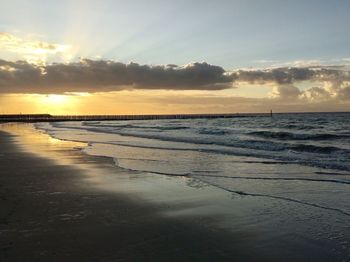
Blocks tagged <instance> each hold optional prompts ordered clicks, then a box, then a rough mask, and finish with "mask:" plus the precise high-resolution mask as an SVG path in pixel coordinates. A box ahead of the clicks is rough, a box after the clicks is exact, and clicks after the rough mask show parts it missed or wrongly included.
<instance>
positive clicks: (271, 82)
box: [0, 0, 350, 114]
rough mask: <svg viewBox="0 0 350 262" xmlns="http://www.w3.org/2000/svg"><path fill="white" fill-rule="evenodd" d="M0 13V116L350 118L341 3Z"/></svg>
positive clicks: (85, 4) (41, 5)
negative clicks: (306, 114)
mask: <svg viewBox="0 0 350 262" xmlns="http://www.w3.org/2000/svg"><path fill="white" fill-rule="evenodd" d="M0 5H1V10H2V15H1V16H0V114H1V113H19V112H22V113H52V114H108V113H110V114H117V113H118V114H119V113H120V114H147V113H152V114H153V113H236V112H266V111H269V110H270V109H273V110H274V111H276V112H287V111H288V112H290V111H292V112H293V111H350V73H349V72H350V71H349V68H350V51H349V48H348V47H349V46H350V27H349V26H348V25H349V24H350V16H349V11H350V2H349V1H347V0H337V1H325V0H309V1H305V0H285V1H280V0H264V1H263V0H231V1H225V0H222V1H205V0H202V1H199V0H198V1H197V0H192V1H189V0H187V1H182V0H178V1H168V0H163V1H158V0H153V1H140V0H138V1H135V0H129V1H119V0H113V1H112V0H111V1H110V0H100V1H97V0H84V1H82V0H60V1H43V0H31V1H28V0H27V1H24V0H22V1H20V0H11V1H8V0H2V1H1V4H0Z"/></svg>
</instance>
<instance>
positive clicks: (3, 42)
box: [0, 32, 72, 64]
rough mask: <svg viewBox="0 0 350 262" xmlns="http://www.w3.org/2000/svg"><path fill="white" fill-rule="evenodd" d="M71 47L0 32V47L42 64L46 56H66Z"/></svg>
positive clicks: (29, 60) (31, 61)
mask: <svg viewBox="0 0 350 262" xmlns="http://www.w3.org/2000/svg"><path fill="white" fill-rule="evenodd" d="M71 48H72V46H70V45H62V44H53V43H48V42H43V41H37V40H31V39H28V38H27V39H23V38H20V37H17V36H14V35H12V34H10V33H6V32H0V49H1V50H2V51H6V52H10V53H14V54H18V55H20V56H21V57H23V58H24V59H25V60H26V61H28V62H30V63H35V64H43V63H45V62H46V59H47V57H48V56H53V55H57V54H61V55H64V56H66V57H67V56H69V54H68V53H69V51H70V49H71Z"/></svg>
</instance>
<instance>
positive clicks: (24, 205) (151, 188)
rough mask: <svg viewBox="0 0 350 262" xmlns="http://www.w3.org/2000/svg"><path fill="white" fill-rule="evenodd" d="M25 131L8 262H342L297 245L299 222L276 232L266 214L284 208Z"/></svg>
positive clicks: (11, 188) (9, 222)
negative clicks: (119, 163) (125, 165)
mask: <svg viewBox="0 0 350 262" xmlns="http://www.w3.org/2000/svg"><path fill="white" fill-rule="evenodd" d="M17 128H18V129H19V131H18V130H17V131H18V132H17V135H13V134H12V135H11V134H8V133H4V132H0V144H1V148H0V166H1V169H0V200H1V206H2V207H5V208H3V209H2V212H1V217H0V219H1V220H0V221H1V223H0V226H1V229H0V234H1V235H0V236H1V238H0V239H1V241H0V243H1V250H0V261H1V262H3V261H23V258H26V260H27V261H63V260H64V261H212V260H218V261H230V260H238V261H257V260H258V261H281V260H284V261H295V260H299V261H308V260H311V259H318V260H319V261H331V260H332V259H334V258H335V257H334V256H333V254H332V252H330V251H331V250H321V249H320V246H321V247H322V244H325V243H309V241H308V239H306V240H305V239H300V238H299V239H298V241H296V242H295V243H294V242H290V241H295V240H293V239H290V237H289V234H291V232H293V231H294V229H293V227H291V228H290V229H289V227H288V223H290V221H283V219H284V217H281V218H277V221H279V220H281V221H282V222H283V223H285V222H286V223H287V225H283V226H282V225H280V224H276V223H275V222H276V221H274V220H275V219H276V218H274V219H272V217H271V214H269V213H266V211H265V210H260V209H259V207H260V208H261V207H263V206H267V208H269V207H270V206H271V207H274V206H276V205H280V204H281V203H282V201H278V200H268V201H267V200H266V199H260V198H258V197H255V198H254V197H243V196H236V195H232V194H230V193H228V192H225V191H223V190H220V189H218V188H216V187H213V186H204V187H203V186H199V187H198V185H196V183H197V182H198V181H192V180H191V179H188V178H181V177H167V176H161V175H155V174H150V173H141V172H129V171H126V170H122V169H120V168H117V167H116V166H115V165H114V163H113V161H112V159H110V158H102V157H94V156H89V155H85V154H83V153H82V152H81V151H80V150H78V149H74V148H75V146H77V147H78V148H79V144H78V143H69V142H64V141H56V140H52V141H51V140H50V138H49V137H48V136H47V135H44V134H40V133H39V132H38V131H35V132H36V133H34V132H32V131H30V130H29V131H28V133H27V134H23V135H21V134H20V133H21V131H23V130H24V129H25V128H24V126H23V125H17ZM26 136H28V139H27V140H25V139H24V138H25V137H26ZM39 137H42V138H43V139H48V141H40V142H39ZM51 139H52V138H51ZM81 146H82V145H81ZM27 149H28V150H27ZM33 151H34V152H35V154H33V153H30V152H33ZM16 162H17V163H16ZM14 163H15V165H14ZM232 197H234V199H232ZM296 205H297V204H290V207H294V206H296ZM298 208H300V207H299V206H298ZM308 209H309V208H304V209H301V210H302V211H304V212H307V211H306V210H308ZM252 210H253V211H252ZM315 210H317V209H315ZM262 211H264V212H265V213H263V212H262ZM270 212H271V211H270ZM309 212H311V211H309ZM286 216H287V217H288V214H286ZM268 219H270V220H271V221H269V220H268ZM275 226H276V227H277V228H274V227H275ZM278 229H280V230H281V232H274V231H276V230H278ZM289 231H291V232H289ZM287 236H288V237H287ZM317 251H318V252H317ZM341 257H342V256H339V258H341Z"/></svg>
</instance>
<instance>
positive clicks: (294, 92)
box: [272, 85, 301, 100]
mask: <svg viewBox="0 0 350 262" xmlns="http://www.w3.org/2000/svg"><path fill="white" fill-rule="evenodd" d="M300 95H301V91H300V90H299V88H297V87H295V86H293V85H279V86H276V87H275V88H274V89H273V91H272V98H278V99H281V100H295V99H298V98H299V96H300Z"/></svg>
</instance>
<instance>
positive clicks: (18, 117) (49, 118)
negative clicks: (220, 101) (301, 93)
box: [0, 114, 269, 122]
mask: <svg viewBox="0 0 350 262" xmlns="http://www.w3.org/2000/svg"><path fill="white" fill-rule="evenodd" d="M259 116H269V114H171V115H170V114H169V115H50V114H7V115H0V122H63V121H112V120H120V121H123V120H155V119H198V118H207V119H211V118H237V117H259Z"/></svg>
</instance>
